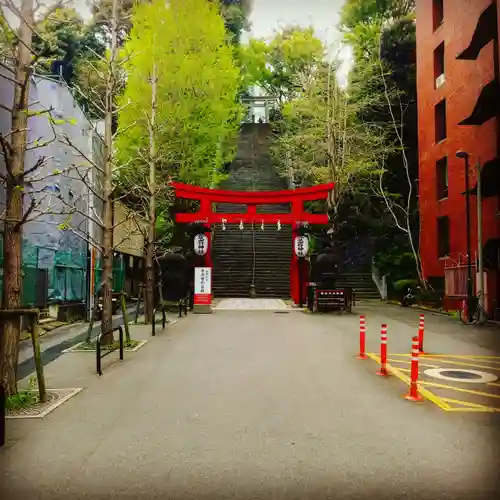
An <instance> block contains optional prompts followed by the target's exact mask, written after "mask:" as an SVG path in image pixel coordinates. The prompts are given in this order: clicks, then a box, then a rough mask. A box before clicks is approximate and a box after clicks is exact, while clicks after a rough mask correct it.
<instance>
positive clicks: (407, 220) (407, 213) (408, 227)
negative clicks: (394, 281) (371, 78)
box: [378, 34, 428, 290]
mask: <svg viewBox="0 0 500 500" xmlns="http://www.w3.org/2000/svg"><path fill="white" fill-rule="evenodd" d="M378 64H379V68H380V77H381V79H382V83H383V85H384V97H385V100H386V102H387V109H388V110H389V114H390V116H391V124H392V126H393V128H394V132H395V134H396V137H397V140H398V143H399V146H400V148H401V158H402V160H403V167H404V169H405V173H406V180H407V182H408V195H407V199H406V204H405V206H401V209H402V212H403V213H404V220H403V221H402V222H401V220H400V219H399V217H398V215H397V214H396V212H395V211H394V210H392V209H391V207H390V206H389V200H388V198H387V196H386V195H385V194H384V190H383V186H382V176H380V187H381V192H382V194H383V196H384V201H385V203H386V206H387V208H388V209H389V212H390V213H391V215H392V217H393V219H394V221H395V223H396V227H398V228H399V229H401V230H402V231H403V233H406V236H407V238H408V243H409V245H410V248H411V252H412V254H413V258H414V259H415V271H416V273H417V276H418V279H419V281H420V283H421V285H422V287H423V288H424V290H427V288H428V283H427V280H426V279H425V277H424V273H423V269H422V261H421V260H420V254H419V251H418V248H417V244H418V241H417V242H415V239H414V237H413V227H412V216H411V203H412V198H413V190H414V186H413V182H412V179H411V177H410V166H409V161H408V156H407V154H406V145H405V143H404V140H403V116H402V115H401V119H400V123H399V124H398V121H397V120H396V116H395V115H394V111H393V108H392V102H391V98H390V96H389V88H388V85H387V80H386V78H385V74H384V71H385V70H384V66H383V61H382V34H380V35H379V49H378ZM398 98H399V97H398ZM400 102H401V101H400Z"/></svg>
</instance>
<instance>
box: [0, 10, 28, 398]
mask: <svg viewBox="0 0 500 500" xmlns="http://www.w3.org/2000/svg"><path fill="white" fill-rule="evenodd" d="M3 7H4V8H5V7H6V6H5V5H4V6H3ZM7 7H8V8H15V10H14V12H15V13H16V14H17V16H16V17H17V21H18V23H19V27H18V28H17V30H15V29H14V28H12V27H11V26H9V25H8V24H7V23H5V22H4V24H3V25H2V28H3V30H4V34H5V37H4V38H5V39H7V40H9V41H10V42H11V43H12V45H6V46H5V48H6V49H8V52H9V53H8V54H4V57H2V59H4V58H5V56H7V57H9V56H10V57H9V59H8V64H7V65H5V66H4V63H3V61H2V70H3V71H2V78H4V79H8V80H9V81H10V82H11V83H12V84H13V86H14V99H13V103H12V108H11V109H10V110H8V108H7V109H6V110H8V112H9V113H10V117H11V132H10V133H8V134H5V135H4V134H2V135H0V144H1V147H2V156H3V160H4V162H5V167H6V175H4V174H2V181H3V183H4V186H5V205H6V206H5V218H4V227H5V228H4V237H3V244H4V248H3V258H4V273H3V304H2V305H3V308H4V309H7V310H9V309H20V308H21V280H22V278H21V277H22V235H23V226H22V222H23V218H24V216H25V211H24V179H25V174H26V171H25V154H26V149H27V143H28V116H29V112H30V110H29V88H30V78H31V74H32V63H33V62H34V54H33V50H32V43H33V31H32V30H33V28H32V27H33V25H34V17H35V9H34V3H33V0H23V1H22V3H21V6H20V9H19V10H18V9H17V6H15V5H11V4H8V5H7ZM4 60H5V59H4ZM2 328H3V332H2V335H1V339H0V342H1V343H0V375H1V377H2V380H1V382H2V385H3V386H4V388H5V390H6V392H7V395H11V394H14V393H16V392H17V380H16V372H17V359H18V352H19V351H18V349H19V347H18V346H19V339H20V333H21V317H20V316H18V315H12V316H5V317H4V318H3V320H2Z"/></svg>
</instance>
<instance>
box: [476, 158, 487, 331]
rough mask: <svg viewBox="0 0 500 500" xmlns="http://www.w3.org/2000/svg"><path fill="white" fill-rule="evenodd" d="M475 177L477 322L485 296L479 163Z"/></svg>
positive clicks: (483, 318)
mask: <svg viewBox="0 0 500 500" xmlns="http://www.w3.org/2000/svg"><path fill="white" fill-rule="evenodd" d="M476 179H477V267H478V273H479V276H478V283H477V294H478V296H479V305H480V306H481V308H482V310H480V316H479V322H480V323H482V322H483V321H485V319H486V318H485V317H484V312H483V311H484V310H485V306H486V304H485V296H484V262H483V195H482V192H481V189H482V187H481V165H480V164H479V162H477V163H476Z"/></svg>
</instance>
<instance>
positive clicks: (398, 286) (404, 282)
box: [394, 278, 418, 292]
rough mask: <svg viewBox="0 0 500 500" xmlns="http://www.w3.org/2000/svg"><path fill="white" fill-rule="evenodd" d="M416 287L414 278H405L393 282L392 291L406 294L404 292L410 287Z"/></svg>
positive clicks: (416, 282) (416, 283)
mask: <svg viewBox="0 0 500 500" xmlns="http://www.w3.org/2000/svg"><path fill="white" fill-rule="evenodd" d="M416 285H418V280H416V279H414V278H406V279H401V280H397V281H395V282H394V289H395V290H396V292H406V290H407V289H408V288H410V287H414V286H416Z"/></svg>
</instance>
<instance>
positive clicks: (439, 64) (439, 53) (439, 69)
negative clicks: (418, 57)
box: [434, 42, 444, 89]
mask: <svg viewBox="0 0 500 500" xmlns="http://www.w3.org/2000/svg"><path fill="white" fill-rule="evenodd" d="M434 82H435V86H436V88H437V89H438V88H439V87H441V85H443V83H444V42H443V43H441V44H440V45H439V47H438V48H437V49H436V50H435V51H434Z"/></svg>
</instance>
